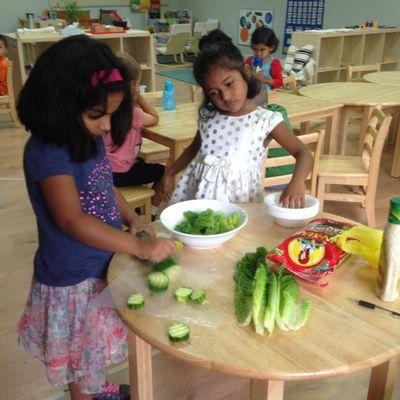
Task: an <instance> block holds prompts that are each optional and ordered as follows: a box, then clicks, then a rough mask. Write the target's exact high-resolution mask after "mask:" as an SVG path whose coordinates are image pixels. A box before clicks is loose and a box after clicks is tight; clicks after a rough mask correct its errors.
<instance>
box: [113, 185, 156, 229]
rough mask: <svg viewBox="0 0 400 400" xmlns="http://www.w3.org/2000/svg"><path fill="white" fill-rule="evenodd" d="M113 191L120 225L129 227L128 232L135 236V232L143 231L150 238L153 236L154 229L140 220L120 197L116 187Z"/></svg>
mask: <svg viewBox="0 0 400 400" xmlns="http://www.w3.org/2000/svg"><path fill="white" fill-rule="evenodd" d="M113 190H114V193H115V198H116V200H117V205H118V210H119V213H120V214H121V219H122V223H123V224H124V225H125V226H128V227H129V230H130V232H131V233H132V234H136V233H137V232H140V231H145V232H147V233H149V234H150V236H155V232H154V229H153V228H152V227H151V226H150V225H147V224H144V223H143V222H142V221H141V220H140V218H139V217H138V215H137V214H136V212H135V211H134V209H133V208H132V207H131V206H130V205H129V204H128V202H127V201H126V200H125V198H124V196H122V194H121V192H120V191H119V190H118V189H117V188H116V187H113Z"/></svg>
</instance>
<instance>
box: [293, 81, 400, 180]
mask: <svg viewBox="0 0 400 400" xmlns="http://www.w3.org/2000/svg"><path fill="white" fill-rule="evenodd" d="M299 93H300V94H301V95H302V96H306V97H310V98H313V99H317V100H321V101H336V102H338V103H341V104H343V108H342V109H341V116H340V122H339V134H340V138H339V153H340V154H344V153H345V150H346V144H347V125H348V122H349V114H350V110H351V109H352V108H353V107H361V108H362V110H363V115H362V121H361V133H360V140H359V150H360V154H361V152H362V149H363V143H364V137H365V134H366V130H367V126H368V121H369V118H370V116H371V112H372V109H373V108H374V107H376V106H377V105H381V106H382V107H383V108H386V109H395V110H394V111H396V114H397V113H398V112H399V109H400V86H389V85H380V84H377V83H362V82H331V83H319V84H316V85H309V86H305V87H303V88H301V89H300V90H299ZM393 121H394V122H393V123H394V124H395V125H394V126H393V129H394V132H395V149H394V154H393V163H392V169H391V173H390V174H391V175H392V176H394V177H399V176H400V119H399V118H393Z"/></svg>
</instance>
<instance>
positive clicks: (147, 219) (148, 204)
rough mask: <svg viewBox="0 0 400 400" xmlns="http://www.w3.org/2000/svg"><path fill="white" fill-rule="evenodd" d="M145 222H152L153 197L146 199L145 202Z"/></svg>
mask: <svg viewBox="0 0 400 400" xmlns="http://www.w3.org/2000/svg"><path fill="white" fill-rule="evenodd" d="M143 217H144V222H145V223H146V224H150V223H151V199H146V201H145V203H144V214H143Z"/></svg>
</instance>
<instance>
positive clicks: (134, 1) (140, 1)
mask: <svg viewBox="0 0 400 400" xmlns="http://www.w3.org/2000/svg"><path fill="white" fill-rule="evenodd" d="M149 7H150V0H130V9H131V11H132V12H134V13H146V12H147V11H148V10H149Z"/></svg>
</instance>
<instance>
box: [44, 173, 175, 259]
mask: <svg viewBox="0 0 400 400" xmlns="http://www.w3.org/2000/svg"><path fill="white" fill-rule="evenodd" d="M40 188H41V191H42V194H43V197H44V199H45V202H46V204H47V206H48V208H49V211H50V213H51V215H52V217H53V219H54V222H55V223H56V225H57V226H58V227H59V229H60V230H61V231H63V232H64V233H65V234H67V235H69V236H71V237H72V238H74V239H75V240H78V241H80V242H82V243H84V244H86V245H88V246H92V247H96V248H98V249H103V250H108V251H112V252H116V253H117V252H118V253H127V254H132V255H135V256H137V257H139V258H142V259H144V260H151V261H154V262H158V261H161V260H162V259H164V258H165V257H167V256H169V255H171V254H172V253H174V252H175V250H176V246H175V244H174V242H172V241H171V240H168V239H165V238H155V237H151V238H148V239H139V238H137V237H135V236H134V235H132V234H131V233H128V232H123V231H122V230H120V229H116V228H114V227H112V226H109V225H107V224H106V223H104V222H102V221H101V220H100V219H98V218H96V217H93V216H91V215H88V214H86V213H85V212H83V211H82V208H81V203H80V201H79V195H78V191H77V188H76V185H75V182H74V179H73V178H72V176H70V175H55V176H51V177H49V178H46V179H43V180H41V181H40ZM122 207H123V210H122V212H123V214H124V215H123V218H124V219H126V218H128V219H129V218H130V217H132V215H131V214H130V213H128V212H127V211H126V210H125V209H124V206H122ZM131 222H132V221H131Z"/></svg>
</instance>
